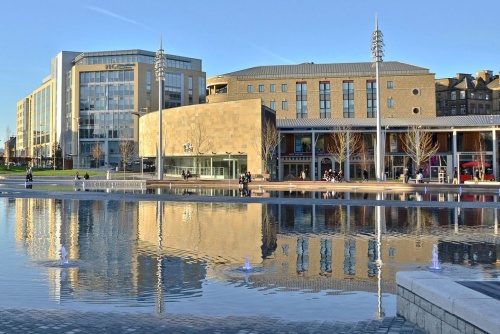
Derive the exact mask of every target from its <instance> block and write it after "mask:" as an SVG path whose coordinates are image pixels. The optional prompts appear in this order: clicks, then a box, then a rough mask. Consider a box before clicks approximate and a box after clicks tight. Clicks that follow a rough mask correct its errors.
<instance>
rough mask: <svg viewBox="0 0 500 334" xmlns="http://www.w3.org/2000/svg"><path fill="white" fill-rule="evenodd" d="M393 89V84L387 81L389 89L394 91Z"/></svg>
mask: <svg viewBox="0 0 500 334" xmlns="http://www.w3.org/2000/svg"><path fill="white" fill-rule="evenodd" d="M392 88H393V82H392V81H387V89H392Z"/></svg>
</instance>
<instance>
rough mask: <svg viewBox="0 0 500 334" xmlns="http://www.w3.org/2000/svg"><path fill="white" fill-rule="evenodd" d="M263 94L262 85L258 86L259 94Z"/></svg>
mask: <svg viewBox="0 0 500 334" xmlns="http://www.w3.org/2000/svg"><path fill="white" fill-rule="evenodd" d="M263 92H264V85H259V93H263Z"/></svg>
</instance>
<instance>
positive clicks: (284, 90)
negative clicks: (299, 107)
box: [281, 84, 288, 92]
mask: <svg viewBox="0 0 500 334" xmlns="http://www.w3.org/2000/svg"><path fill="white" fill-rule="evenodd" d="M281 91H282V92H286V91H288V86H287V84H282V85H281Z"/></svg>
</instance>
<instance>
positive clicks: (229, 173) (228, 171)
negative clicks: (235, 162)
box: [226, 152, 231, 182]
mask: <svg viewBox="0 0 500 334" xmlns="http://www.w3.org/2000/svg"><path fill="white" fill-rule="evenodd" d="M226 154H227V155H229V161H228V166H229V167H228V169H227V176H228V178H229V182H231V152H226Z"/></svg>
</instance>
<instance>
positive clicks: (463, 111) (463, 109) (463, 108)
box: [460, 104, 465, 115]
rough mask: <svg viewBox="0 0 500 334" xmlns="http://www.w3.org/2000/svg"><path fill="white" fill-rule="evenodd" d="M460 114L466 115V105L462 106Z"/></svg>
mask: <svg viewBox="0 0 500 334" xmlns="http://www.w3.org/2000/svg"><path fill="white" fill-rule="evenodd" d="M460 114H461V115H465V104H461V105H460Z"/></svg>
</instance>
